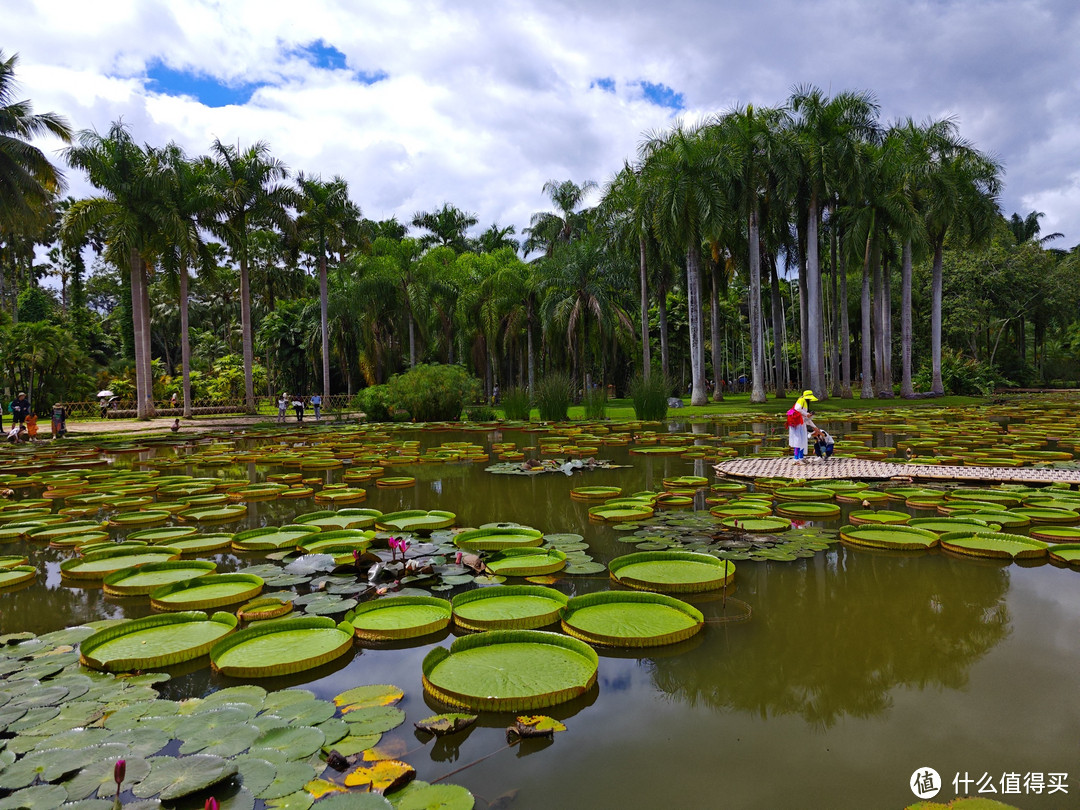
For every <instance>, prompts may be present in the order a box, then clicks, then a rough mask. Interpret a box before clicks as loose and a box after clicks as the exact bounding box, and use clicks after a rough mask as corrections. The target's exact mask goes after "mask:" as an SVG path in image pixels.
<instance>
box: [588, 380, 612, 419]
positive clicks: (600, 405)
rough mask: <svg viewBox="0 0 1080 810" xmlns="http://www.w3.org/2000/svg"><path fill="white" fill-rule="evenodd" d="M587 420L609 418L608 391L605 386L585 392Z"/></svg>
mask: <svg viewBox="0 0 1080 810" xmlns="http://www.w3.org/2000/svg"><path fill="white" fill-rule="evenodd" d="M584 404H585V418H586V419H603V418H604V417H606V416H607V389H606V388H604V387H603V386H597V387H596V388H590V389H589V390H588V391H586V392H585V403H584Z"/></svg>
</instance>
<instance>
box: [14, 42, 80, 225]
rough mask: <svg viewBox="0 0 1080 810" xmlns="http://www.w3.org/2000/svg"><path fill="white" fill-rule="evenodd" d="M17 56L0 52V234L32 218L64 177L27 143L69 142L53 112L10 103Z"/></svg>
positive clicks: (63, 123)
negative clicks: (48, 139) (39, 140)
mask: <svg viewBox="0 0 1080 810" xmlns="http://www.w3.org/2000/svg"><path fill="white" fill-rule="evenodd" d="M18 62H19V55H18V54H12V55H11V56H9V57H7V58H5V57H4V52H3V51H2V50H0V230H5V231H6V230H8V229H10V228H12V227H14V226H15V225H17V224H18V223H19V222H20V221H22V220H25V219H28V218H34V217H36V216H37V215H38V213H39V212H40V211H41V209H42V208H43V207H44V206H45V205H46V204H47V203H48V202H49V200H50V199H51V198H52V197H53V196H54V195H55V194H58V193H59V192H61V191H62V190H63V187H64V176H63V174H62V173H61V172H60V171H59V169H57V168H56V167H55V166H53V165H52V164H51V163H50V162H49V161H48V159H47V158H46V157H45V155H44V153H43V152H42V151H41V150H40V149H38V148H37V147H35V146H31V145H30V143H28V141H29V140H30V139H32V138H38V137H42V136H44V135H52V136H54V137H56V138H59V139H60V140H62V141H64V142H65V143H71V127H70V126H69V125H68V123H67V121H66V120H64V118H62V117H61V116H59V115H56V114H55V113H39V114H37V115H35V114H34V112H33V107H32V106H31V104H30V102H29V101H25V100H24V101H16V100H15V98H14V94H15V91H16V88H17V85H16V83H15V67H16V65H18Z"/></svg>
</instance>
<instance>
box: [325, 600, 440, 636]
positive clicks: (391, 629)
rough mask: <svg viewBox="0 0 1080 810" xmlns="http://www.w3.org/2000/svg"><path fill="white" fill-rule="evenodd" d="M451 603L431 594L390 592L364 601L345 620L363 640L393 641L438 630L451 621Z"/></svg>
mask: <svg viewBox="0 0 1080 810" xmlns="http://www.w3.org/2000/svg"><path fill="white" fill-rule="evenodd" d="M450 616H451V608H450V603H449V602H448V601H446V600H445V599H437V598H435V597H432V596H391V597H388V598H385V599H377V600H375V601H374V602H365V603H364V604H362V605H360V606H359V607H357V608H356V609H354V610H352V611H350V612H349V613H348V614H347V615H346V616H345V620H346V621H347V622H349V624H351V625H352V626H353V628H354V630H355V631H356V637H357V638H359V639H362V640H364V641H392V640H396V639H403V638H416V637H418V636H426V635H429V634H431V633H438V632H439V631H440V630H443V629H445V628H446V626H447V625H448V624H450Z"/></svg>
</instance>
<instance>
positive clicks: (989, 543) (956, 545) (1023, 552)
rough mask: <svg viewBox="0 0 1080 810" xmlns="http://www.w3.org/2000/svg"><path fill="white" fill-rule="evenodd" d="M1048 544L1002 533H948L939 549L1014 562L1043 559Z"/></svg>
mask: <svg viewBox="0 0 1080 810" xmlns="http://www.w3.org/2000/svg"><path fill="white" fill-rule="evenodd" d="M1047 546H1048V544H1047V543H1044V542H1043V541H1041V540H1033V539H1031V538H1030V537H1022V536H1021V535H1018V534H1005V533H1004V532H993V533H990V532H948V533H947V534H943V535H941V547H942V548H946V549H948V550H949V551H953V552H956V553H957V554H964V555H967V556H969V557H1006V558H1012V559H1014V560H1020V559H1028V558H1032V557H1045V556H1046V553H1047V551H1046V549H1047Z"/></svg>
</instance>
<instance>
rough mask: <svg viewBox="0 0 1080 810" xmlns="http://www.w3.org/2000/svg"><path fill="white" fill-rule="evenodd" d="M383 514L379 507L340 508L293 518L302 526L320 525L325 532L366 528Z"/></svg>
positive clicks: (294, 521)
mask: <svg viewBox="0 0 1080 810" xmlns="http://www.w3.org/2000/svg"><path fill="white" fill-rule="evenodd" d="M381 515H382V512H380V511H379V510H378V509H339V510H338V511H336V512H334V511H329V510H327V511H321V512H309V513H308V514H306V515H298V516H297V517H295V518H293V523H296V524H299V525H301V526H318V527H319V528H320V529H322V530H323V531H324V532H326V531H334V530H336V529H366V528H368V527H369V526H374V525H375V520H376V519H377V518H379V517H380V516H381Z"/></svg>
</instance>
